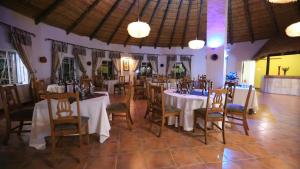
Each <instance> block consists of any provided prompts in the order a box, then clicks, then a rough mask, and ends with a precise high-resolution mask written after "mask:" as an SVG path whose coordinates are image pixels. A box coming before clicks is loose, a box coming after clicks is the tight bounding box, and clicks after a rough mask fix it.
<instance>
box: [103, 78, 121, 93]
mask: <svg viewBox="0 0 300 169" xmlns="http://www.w3.org/2000/svg"><path fill="white" fill-rule="evenodd" d="M118 82H119V80H105V81H104V84H106V85H107V87H108V93H110V94H113V93H114V85H115V84H117V83H118Z"/></svg>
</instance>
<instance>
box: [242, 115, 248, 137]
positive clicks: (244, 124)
mask: <svg viewBox="0 0 300 169" xmlns="http://www.w3.org/2000/svg"><path fill="white" fill-rule="evenodd" d="M243 127H244V131H245V134H246V135H247V136H249V134H248V124H247V119H246V117H245V116H243Z"/></svg>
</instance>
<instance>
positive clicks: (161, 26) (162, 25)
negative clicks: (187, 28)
mask: <svg viewBox="0 0 300 169" xmlns="http://www.w3.org/2000/svg"><path fill="white" fill-rule="evenodd" d="M171 1H172V0H168V4H167V7H166V10H165V12H164V16H163V18H162V20H161V23H160V26H159V30H158V34H157V36H156V40H155V43H154V48H156V47H157V42H158V40H159V37H160V34H161V31H162V29H163V27H164V24H165V20H166V16H167V14H168V11H169V6H170V4H171Z"/></svg>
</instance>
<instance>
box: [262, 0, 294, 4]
mask: <svg viewBox="0 0 300 169" xmlns="http://www.w3.org/2000/svg"><path fill="white" fill-rule="evenodd" d="M268 1H269V2H271V3H276V4H285V3H290V2H296V1H297V0H268Z"/></svg>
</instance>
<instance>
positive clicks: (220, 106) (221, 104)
mask: <svg viewBox="0 0 300 169" xmlns="http://www.w3.org/2000/svg"><path fill="white" fill-rule="evenodd" d="M224 96H225V97H224ZM211 99H212V100H211ZM226 99H227V90H226V89H214V90H208V96H207V102H206V117H208V113H215V112H219V113H223V115H225V107H226Z"/></svg>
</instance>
